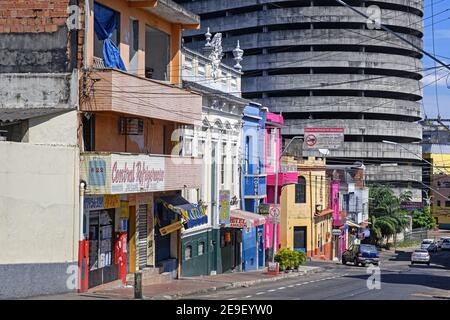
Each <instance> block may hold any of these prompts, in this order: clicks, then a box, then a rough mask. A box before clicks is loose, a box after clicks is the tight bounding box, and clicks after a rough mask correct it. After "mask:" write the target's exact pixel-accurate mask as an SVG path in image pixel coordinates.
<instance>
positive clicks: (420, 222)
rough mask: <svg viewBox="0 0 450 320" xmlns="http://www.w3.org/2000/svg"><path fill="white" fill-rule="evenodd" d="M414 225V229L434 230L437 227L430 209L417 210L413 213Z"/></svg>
mask: <svg viewBox="0 0 450 320" xmlns="http://www.w3.org/2000/svg"><path fill="white" fill-rule="evenodd" d="M412 223H413V228H427V229H434V228H435V227H436V221H435V220H434V218H433V215H432V214H431V211H430V208H428V207H426V208H424V209H423V210H415V211H414V212H413V213H412Z"/></svg>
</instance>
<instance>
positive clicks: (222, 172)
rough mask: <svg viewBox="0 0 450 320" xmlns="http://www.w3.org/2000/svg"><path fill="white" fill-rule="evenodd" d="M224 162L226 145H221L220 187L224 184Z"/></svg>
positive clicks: (225, 160)
mask: <svg viewBox="0 0 450 320" xmlns="http://www.w3.org/2000/svg"><path fill="white" fill-rule="evenodd" d="M226 162H227V144H226V143H222V163H221V164H220V183H221V184H222V185H224V184H225V174H226V169H225V165H226Z"/></svg>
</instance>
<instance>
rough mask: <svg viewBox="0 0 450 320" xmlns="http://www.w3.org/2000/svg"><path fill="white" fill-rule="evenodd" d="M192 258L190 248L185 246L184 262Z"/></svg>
mask: <svg viewBox="0 0 450 320" xmlns="http://www.w3.org/2000/svg"><path fill="white" fill-rule="evenodd" d="M191 258H192V247H191V246H190V245H189V246H186V248H185V249H184V260H189V259H191Z"/></svg>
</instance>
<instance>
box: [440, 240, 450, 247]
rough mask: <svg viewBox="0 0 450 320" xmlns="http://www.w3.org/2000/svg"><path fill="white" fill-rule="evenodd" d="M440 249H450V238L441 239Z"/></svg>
mask: <svg viewBox="0 0 450 320" xmlns="http://www.w3.org/2000/svg"><path fill="white" fill-rule="evenodd" d="M441 249H442V250H450V238H446V239H444V240H442V244H441Z"/></svg>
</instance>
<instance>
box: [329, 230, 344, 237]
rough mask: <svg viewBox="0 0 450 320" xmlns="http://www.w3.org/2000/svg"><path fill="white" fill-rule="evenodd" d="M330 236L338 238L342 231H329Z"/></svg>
mask: <svg viewBox="0 0 450 320" xmlns="http://www.w3.org/2000/svg"><path fill="white" fill-rule="evenodd" d="M331 234H332V235H333V236H340V235H341V234H342V231H341V230H340V229H333V230H332V231H331Z"/></svg>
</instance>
